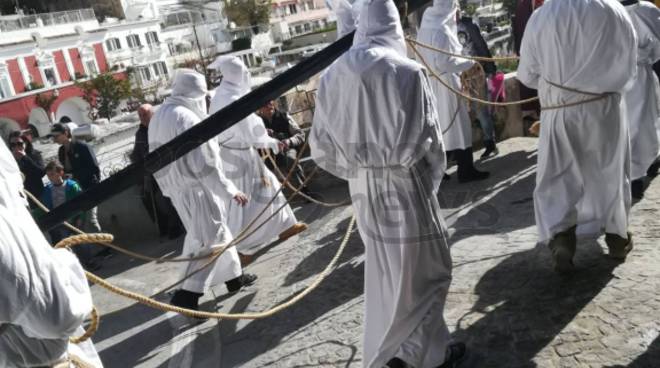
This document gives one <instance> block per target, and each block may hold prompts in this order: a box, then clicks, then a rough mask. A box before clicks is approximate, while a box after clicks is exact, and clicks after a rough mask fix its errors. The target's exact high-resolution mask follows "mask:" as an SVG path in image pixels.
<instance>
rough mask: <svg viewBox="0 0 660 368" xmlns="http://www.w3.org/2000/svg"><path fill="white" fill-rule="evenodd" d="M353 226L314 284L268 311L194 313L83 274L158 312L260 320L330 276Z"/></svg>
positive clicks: (297, 300)
mask: <svg viewBox="0 0 660 368" xmlns="http://www.w3.org/2000/svg"><path fill="white" fill-rule="evenodd" d="M354 226H355V216H353V217H352V218H351V221H350V222H349V224H348V228H347V229H346V233H345V234H344V238H343V239H342V242H341V244H340V245H339V249H337V253H336V254H335V256H334V257H333V258H332V260H331V261H330V263H329V264H328V265H327V266H326V268H325V269H324V270H323V271H322V272H321V273H320V274H319V275H318V276H317V277H316V279H315V280H314V282H312V283H311V284H310V285H309V286H307V287H306V288H305V289H304V290H303V291H302V292H300V293H298V294H297V295H295V296H294V297H293V298H291V299H290V300H289V301H287V302H285V303H282V304H280V305H277V306H275V307H273V308H270V309H268V310H265V311H262V312H251V313H220V312H204V311H196V310H192V309H186V308H180V307H176V306H173V305H171V304H167V303H162V302H159V301H157V300H155V299H152V298H149V297H147V296H144V295H141V294H138V293H135V292H132V291H128V290H125V289H122V288H120V287H117V286H114V285H112V284H110V283H109V282H107V281H105V280H103V279H102V278H100V277H98V276H96V275H94V274H93V273H90V272H86V273H85V274H86V275H87V278H88V279H89V280H90V281H92V282H93V283H95V284H97V285H99V286H101V287H103V288H105V289H107V290H108V291H110V292H112V293H114V294H117V295H121V296H124V297H126V298H129V299H132V300H135V301H136V302H139V303H141V304H144V305H146V306H148V307H151V308H154V309H157V310H160V311H162V312H174V313H178V314H181V315H184V316H186V317H191V318H202V319H204V318H211V319H230V320H237V319H262V318H267V317H271V316H273V315H274V314H276V313H278V312H281V311H283V310H285V309H287V308H289V307H291V306H293V305H294V304H296V303H298V302H299V301H300V300H302V299H303V298H304V297H305V296H307V295H309V293H311V292H312V291H314V289H316V288H317V287H318V286H319V285H320V284H321V282H322V281H323V280H324V279H325V278H326V277H327V276H328V275H329V274H330V272H331V271H332V270H333V268H334V267H335V265H336V264H337V262H338V260H339V257H341V254H342V253H343V252H344V249H345V248H346V245H347V244H348V241H349V240H350V236H351V232H352V231H353V227H354Z"/></svg>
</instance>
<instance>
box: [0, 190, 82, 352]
mask: <svg viewBox="0 0 660 368" xmlns="http://www.w3.org/2000/svg"><path fill="white" fill-rule="evenodd" d="M5 194H6V193H1V195H5ZM2 211H3V212H4V213H3V214H2V215H1V216H0V256H1V257H0V289H1V290H2V292H1V293H0V323H1V322H6V323H11V324H13V325H16V326H20V327H21V329H22V330H23V331H24V332H25V334H26V335H27V336H29V337H32V338H37V339H66V338H68V337H70V336H71V335H72V334H73V333H74V332H75V331H76V329H77V328H78V327H79V326H81V324H82V323H83V321H84V319H85V318H86V317H87V316H88V315H89V313H90V312H91V310H92V297H91V294H90V290H89V286H88V284H87V280H86V278H85V274H84V271H83V269H82V267H81V266H80V263H78V260H77V258H76V256H75V255H74V254H73V253H71V252H69V251H67V250H65V249H58V250H55V249H53V248H51V247H50V245H49V244H48V243H47V242H46V239H44V237H43V235H42V233H41V231H40V230H39V228H38V227H37V225H36V224H35V223H34V220H32V218H31V217H30V215H29V213H28V211H27V210H26V209H24V208H18V209H16V208H15V209H12V210H7V209H5V208H3V209H2ZM7 212H11V213H7Z"/></svg>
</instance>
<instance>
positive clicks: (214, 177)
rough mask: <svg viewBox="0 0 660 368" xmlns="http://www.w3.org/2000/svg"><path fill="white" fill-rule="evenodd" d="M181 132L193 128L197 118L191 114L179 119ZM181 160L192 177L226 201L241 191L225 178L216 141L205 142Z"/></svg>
mask: <svg viewBox="0 0 660 368" xmlns="http://www.w3.org/2000/svg"><path fill="white" fill-rule="evenodd" d="M179 118H180V119H181V124H180V125H179V127H180V129H181V131H180V132H178V134H181V133H182V132H184V131H186V130H188V129H190V128H192V127H193V126H194V125H195V124H197V122H198V120H199V119H198V118H197V116H196V115H195V114H194V113H192V112H189V113H187V114H185V115H183V114H182V115H181V116H180V117H179ZM181 160H184V165H185V169H186V170H187V171H188V175H190V177H194V178H195V179H196V180H198V181H199V182H200V183H201V184H202V185H203V186H205V187H207V188H208V189H209V190H210V191H211V192H212V193H215V194H217V195H219V196H220V197H221V198H223V199H224V200H229V199H231V198H233V197H234V196H235V195H236V194H237V193H239V190H238V189H237V188H236V186H235V185H234V183H232V182H231V181H230V180H229V179H227V177H226V176H225V174H224V172H223V170H222V161H221V160H220V145H219V144H218V142H217V141H216V139H211V140H209V141H206V142H204V143H203V144H202V145H201V146H199V147H197V148H195V149H194V150H192V151H190V152H188V153H187V154H186V155H184V156H183V157H182V158H181Z"/></svg>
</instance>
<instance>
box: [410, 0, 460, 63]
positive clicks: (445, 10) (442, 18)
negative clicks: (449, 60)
mask: <svg viewBox="0 0 660 368" xmlns="http://www.w3.org/2000/svg"><path fill="white" fill-rule="evenodd" d="M457 11H458V2H457V1H456V0H433V6H431V7H429V8H428V9H426V11H425V12H424V16H423V17H422V24H421V26H420V28H424V29H433V30H439V31H442V32H438V33H441V34H442V35H443V37H445V38H446V40H445V41H444V42H443V43H444V44H445V46H446V48H447V50H448V51H450V52H453V53H461V51H462V50H463V46H461V43H460V42H459V40H458V29H457V26H456V12H457Z"/></svg>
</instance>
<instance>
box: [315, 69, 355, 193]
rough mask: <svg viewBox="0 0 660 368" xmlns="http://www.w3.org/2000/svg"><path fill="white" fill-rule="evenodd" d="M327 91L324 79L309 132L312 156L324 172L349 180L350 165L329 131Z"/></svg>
mask: <svg viewBox="0 0 660 368" xmlns="http://www.w3.org/2000/svg"><path fill="white" fill-rule="evenodd" d="M325 89H326V87H325V83H324V79H323V78H321V83H320V85H319V88H318V92H317V94H316V103H315V105H316V108H315V110H314V120H313V122H312V129H311V131H310V132H309V148H310V155H311V157H312V159H313V160H314V162H315V163H316V164H317V165H318V166H319V167H320V168H322V169H323V170H325V171H327V172H329V173H330V174H332V175H334V176H336V177H338V178H342V179H344V180H348V178H349V177H351V176H352V175H351V173H350V170H349V169H348V163H347V162H346V160H345V159H344V158H343V156H342V153H341V152H340V151H339V150H338V148H337V145H336V144H335V142H334V140H333V137H332V135H331V134H330V132H328V130H327V126H328V125H329V124H330V121H331V120H330V116H328V112H327V110H328V106H327V104H330V103H331V102H330V101H328V98H327V96H326V93H325V92H326V91H325ZM353 177H354V176H353Z"/></svg>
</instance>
